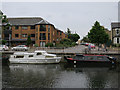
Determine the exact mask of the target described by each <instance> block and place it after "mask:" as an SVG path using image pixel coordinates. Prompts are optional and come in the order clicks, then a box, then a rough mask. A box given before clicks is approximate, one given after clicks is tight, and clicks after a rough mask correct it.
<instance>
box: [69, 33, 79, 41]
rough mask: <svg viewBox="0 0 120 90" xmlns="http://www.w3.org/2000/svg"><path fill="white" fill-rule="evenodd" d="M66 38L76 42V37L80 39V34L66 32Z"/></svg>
mask: <svg viewBox="0 0 120 90" xmlns="http://www.w3.org/2000/svg"><path fill="white" fill-rule="evenodd" d="M68 38H69V39H70V40H71V41H72V42H77V41H78V39H80V36H79V35H78V34H68Z"/></svg>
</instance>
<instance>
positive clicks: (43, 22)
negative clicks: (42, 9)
mask: <svg viewBox="0 0 120 90" xmlns="http://www.w3.org/2000/svg"><path fill="white" fill-rule="evenodd" d="M36 24H51V23H49V22H48V21H46V20H44V19H43V20H41V21H39V22H37V23H36Z"/></svg>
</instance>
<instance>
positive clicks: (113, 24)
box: [111, 22, 120, 28]
mask: <svg viewBox="0 0 120 90" xmlns="http://www.w3.org/2000/svg"><path fill="white" fill-rule="evenodd" d="M111 27H112V28H118V27H120V22H112V23H111Z"/></svg>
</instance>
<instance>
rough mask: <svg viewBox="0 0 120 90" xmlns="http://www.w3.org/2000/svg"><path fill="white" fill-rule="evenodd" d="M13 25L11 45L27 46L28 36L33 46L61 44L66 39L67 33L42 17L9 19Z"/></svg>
mask: <svg viewBox="0 0 120 90" xmlns="http://www.w3.org/2000/svg"><path fill="white" fill-rule="evenodd" d="M8 21H9V23H10V25H11V30H12V35H11V38H12V39H11V44H12V45H13V46H16V45H19V44H26V41H27V38H28V36H30V37H31V40H32V44H37V45H38V46H40V47H44V46H45V44H47V43H59V42H60V40H62V39H64V38H65V37H66V35H65V33H64V32H63V31H61V30H58V29H56V28H55V26H54V25H53V24H51V23H49V22H48V21H46V20H44V19H42V18H40V17H32V18H8Z"/></svg>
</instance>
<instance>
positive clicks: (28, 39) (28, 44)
mask: <svg viewBox="0 0 120 90" xmlns="http://www.w3.org/2000/svg"><path fill="white" fill-rule="evenodd" d="M31 43H32V41H31V38H30V35H28V38H27V46H30V44H31Z"/></svg>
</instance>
